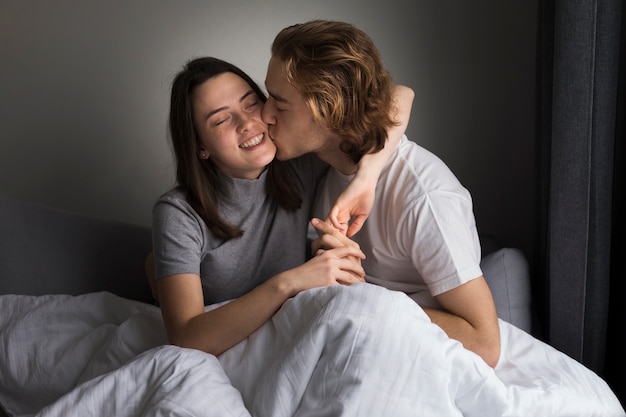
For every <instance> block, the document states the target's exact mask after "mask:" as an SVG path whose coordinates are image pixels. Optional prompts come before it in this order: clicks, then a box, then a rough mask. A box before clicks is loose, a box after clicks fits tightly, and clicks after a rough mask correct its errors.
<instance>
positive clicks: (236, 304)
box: [156, 246, 365, 355]
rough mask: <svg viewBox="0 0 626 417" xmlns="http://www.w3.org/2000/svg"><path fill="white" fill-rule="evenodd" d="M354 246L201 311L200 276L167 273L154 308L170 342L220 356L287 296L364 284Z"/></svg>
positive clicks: (158, 284)
mask: <svg viewBox="0 0 626 417" xmlns="http://www.w3.org/2000/svg"><path fill="white" fill-rule="evenodd" d="M363 258H364V255H363V253H362V252H361V251H360V250H359V249H358V248H356V247H353V246H352V247H348V246H345V247H342V248H336V249H332V250H327V251H324V252H323V253H320V255H319V256H316V257H314V258H312V259H311V260H309V261H308V262H306V263H304V264H303V265H301V266H299V267H297V268H293V269H291V270H288V271H285V272H282V273H280V274H278V275H276V276H274V277H273V278H271V279H270V280H268V281H266V282H265V283H263V284H261V285H259V286H258V287H257V288H255V289H254V290H252V291H250V292H249V293H247V294H245V295H243V296H241V297H239V298H237V299H235V300H233V301H231V302H228V303H226V304H224V305H222V306H220V307H218V308H216V309H214V310H210V311H208V312H205V311H204V297H203V293H202V285H201V282H200V277H199V276H198V275H195V274H179V275H170V276H167V277H163V278H160V279H159V280H157V281H156V287H157V292H158V299H159V304H160V307H161V313H162V315H163V321H164V323H165V329H166V331H167V335H168V339H169V341H170V343H172V344H174V345H177V346H181V347H188V348H195V349H199V350H203V351H205V352H208V353H211V354H214V355H219V354H221V353H222V352H224V351H226V350H227V349H229V348H230V347H232V346H233V345H235V344H237V343H239V342H240V341H241V340H243V339H245V338H246V337H248V336H249V335H251V334H252V333H253V332H254V331H255V330H257V329H258V328H259V327H260V326H261V325H262V324H263V323H265V321H267V320H268V319H269V318H270V317H271V316H272V315H273V314H274V313H275V312H276V311H277V310H278V309H279V308H280V306H281V305H282V304H283V303H284V302H285V301H286V300H287V299H288V298H290V297H292V296H294V295H296V294H297V293H299V292H301V291H304V290H306V289H309V288H315V287H321V286H326V285H335V284H345V285H349V284H352V283H354V282H362V281H364V275H365V272H364V271H363V268H362V267H361V264H360V260H361V259H363Z"/></svg>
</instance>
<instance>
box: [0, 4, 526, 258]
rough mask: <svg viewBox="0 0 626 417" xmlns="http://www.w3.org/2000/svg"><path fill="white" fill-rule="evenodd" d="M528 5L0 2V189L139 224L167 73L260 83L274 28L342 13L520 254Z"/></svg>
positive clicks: (417, 124) (166, 182)
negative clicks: (235, 75)
mask: <svg viewBox="0 0 626 417" xmlns="http://www.w3.org/2000/svg"><path fill="white" fill-rule="evenodd" d="M536 12H537V4H536V2H532V1H531V2H529V1H525V0H510V1H501V0H481V1H475V2H468V1H465V0H445V1H434V0H433V1H424V0H395V1H394V0H390V1H385V2H383V1H373V0H371V1H370V0H367V1H364V0H348V1H337V0H331V1H328V0H321V1H315V2H313V1H293V0H250V1H245V2H244V1H237V0H211V1H185V2H178V1H170V2H165V1H128V2H126V1H106V2H105V1H78V0H76V1H70V0H57V1H44V0H42V1H33V0H30V1H28V0H21V1H19V0H14V1H7V0H0V93H1V94H0V193H1V194H6V195H10V196H15V197H19V198H24V199H27V200H32V201H36V202H42V203H45V204H49V205H52V206H55V207H59V208H62V209H67V210H72V211H76V212H79V213H83V214H87V215H90V216H95V217H102V218H109V219H114V220H122V221H125V222H129V223H136V224H143V225H148V224H149V223H150V211H151V207H152V203H153V201H154V199H155V198H156V197H157V196H158V195H159V194H161V193H162V192H164V191H166V189H168V188H169V187H170V186H171V185H172V184H173V181H174V177H173V163H172V157H171V151H170V147H169V144H168V142H167V135H166V114H167V110H168V91H169V85H170V81H171V78H172V76H173V75H174V74H175V73H176V72H177V71H178V69H179V68H180V66H181V65H182V64H183V63H184V62H185V61H186V60H187V59H189V58H191V57H195V56H200V55H213V56H217V57H221V58H223V59H226V60H230V61H232V62H233V63H235V64H237V65H239V66H241V67H242V68H243V69H244V70H246V71H248V72H249V73H250V74H251V75H252V76H253V78H254V79H255V80H256V81H257V82H259V83H260V84H261V85H262V84H263V80H264V76H265V69H266V65H267V61H268V59H269V46H270V43H271V41H272V39H273V37H274V35H275V34H276V33H277V32H278V31H279V30H280V29H282V28H283V27H285V26H287V25H290V24H293V23H296V22H302V21H306V20H309V19H312V18H329V19H338V20H346V21H349V22H352V23H354V24H356V25H357V26H359V27H360V28H362V29H364V30H365V31H366V32H367V33H369V34H370V35H371V36H372V38H373V39H374V40H375V41H376V43H377V45H378V46H379V48H380V50H381V53H382V55H383V58H384V59H385V62H386V64H387V66H388V68H389V69H390V70H391V72H392V73H393V75H394V77H395V79H396V81H397V82H398V83H403V84H406V85H409V86H410V87H412V88H413V89H414V90H415V92H416V99H415V103H414V107H413V113H412V119H411V123H410V127H409V130H408V134H409V137H410V138H411V139H412V140H415V141H416V142H418V143H420V144H422V145H423V146H425V147H427V148H429V149H430V150H432V151H434V152H435V153H437V154H438V155H439V156H440V157H442V158H443V159H444V161H446V162H447V163H448V165H450V167H451V168H452V169H453V170H454V171H455V172H456V174H457V176H458V177H459V178H460V179H461V181H462V182H463V183H464V184H465V186H466V187H467V188H469V190H470V191H471V192H472V195H473V196H474V202H475V211H476V216H477V219H478V226H479V229H480V231H481V232H482V233H486V234H493V235H496V236H497V237H498V238H500V240H501V242H502V243H503V244H505V245H507V246H516V247H520V248H522V249H523V250H524V251H525V252H526V253H527V255H529V256H530V252H531V249H532V248H531V247H532V238H533V235H532V233H533V232H532V230H533V229H534V223H535V221H536V220H535V217H534V206H535V200H534V187H535V169H534V168H535V163H534V147H535V143H534V136H535V114H534V112H535V102H534V99H535V38H536V33H535V32H536V23H537V22H536V19H537V16H536Z"/></svg>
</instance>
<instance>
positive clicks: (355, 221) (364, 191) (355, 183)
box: [326, 175, 376, 237]
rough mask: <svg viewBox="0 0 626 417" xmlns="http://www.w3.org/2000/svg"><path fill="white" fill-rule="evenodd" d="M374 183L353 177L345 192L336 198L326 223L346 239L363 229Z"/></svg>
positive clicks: (368, 212)
mask: <svg viewBox="0 0 626 417" xmlns="http://www.w3.org/2000/svg"><path fill="white" fill-rule="evenodd" d="M375 186H376V182H375V181H374V182H373V183H372V181H371V180H364V179H361V178H360V177H359V175H357V176H355V177H354V179H353V180H352V181H351V182H350V184H348V186H347V187H346V189H345V190H343V192H342V193H341V195H340V196H339V197H337V201H335V204H334V205H333V207H332V208H331V209H330V212H329V213H328V216H327V217H326V221H329V222H330V223H331V224H332V225H333V226H334V227H335V228H336V229H338V230H339V231H340V232H341V233H343V234H345V235H346V236H348V237H352V236H354V235H355V234H357V232H358V231H359V230H361V227H363V224H364V223H365V220H367V216H369V214H370V211H371V210H372V206H373V205H374V198H375V197H376V188H375Z"/></svg>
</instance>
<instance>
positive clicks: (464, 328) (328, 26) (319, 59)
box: [262, 20, 500, 367]
mask: <svg viewBox="0 0 626 417" xmlns="http://www.w3.org/2000/svg"><path fill="white" fill-rule="evenodd" d="M265 84H266V87H267V90H268V93H269V99H268V101H267V103H266V104H265V106H264V109H263V114H262V116H263V120H264V121H265V122H266V123H268V124H269V134H270V137H271V138H272V139H273V140H274V142H275V143H276V145H277V148H278V151H277V157H278V158H279V159H282V160H285V159H291V158H295V157H298V156H301V155H303V154H306V153H311V152H312V153H315V154H316V155H317V156H318V157H319V158H320V159H322V160H324V161H325V162H327V163H328V164H329V165H331V166H332V167H333V169H331V170H330V172H329V174H328V178H327V181H326V183H325V185H324V186H323V187H322V189H321V190H320V195H319V198H318V207H317V210H316V212H317V213H318V214H321V215H323V214H322V213H328V210H329V209H330V207H331V205H332V204H330V203H332V202H334V201H335V199H336V197H337V196H338V195H339V192H340V190H341V189H342V187H343V185H342V184H347V183H348V182H349V180H350V178H351V176H352V175H353V174H354V173H355V172H356V168H357V164H358V162H359V161H360V159H361V157H362V156H363V155H364V154H366V153H371V152H377V151H378V150H380V149H381V148H382V147H383V146H384V143H385V138H386V134H385V129H386V128H388V127H389V126H392V125H393V124H394V121H393V120H392V119H391V116H390V112H389V109H390V107H391V105H392V99H391V91H392V85H393V83H392V79H391V76H390V75H389V73H388V72H387V71H386V70H385V69H384V67H383V65H382V60H381V58H380V54H379V52H378V50H377V49H376V47H375V45H374V44H373V42H372V40H371V39H370V38H369V37H368V36H367V35H366V34H365V33H363V32H362V31H361V30H359V29H358V28H356V27H354V26H353V25H350V24H348V23H344V22H333V21H322V20H316V21H310V22H307V23H304V24H299V25H294V26H291V27H288V28H285V29H283V30H282V31H281V32H280V33H279V34H278V35H277V36H276V38H275V39H274V42H273V44H272V57H271V59H270V62H269V65H268V70H267V76H266V80H265ZM359 227H361V224H358V225H357V226H356V227H351V228H350V229H348V236H350V235H351V234H352V233H354V232H355V230H356V229H358V228H359ZM318 228H319V229H320V230H321V231H322V232H324V233H332V231H331V229H330V228H329V227H328V226H327V225H323V224H322V225H319V226H318ZM354 240H355V241H356V242H358V244H359V245H360V246H361V249H362V250H363V252H364V253H365V254H366V256H367V259H365V260H364V261H363V266H364V267H365V270H366V272H367V274H368V277H367V278H368V280H369V281H370V282H372V283H375V284H379V285H382V286H385V287H387V288H389V289H393V290H402V291H404V292H407V293H408V294H409V295H410V296H411V297H412V298H413V299H415V300H416V301H417V302H419V303H420V305H421V306H422V307H423V308H424V310H425V311H426V313H427V314H428V315H429V317H430V318H431V320H432V321H433V322H434V323H435V324H437V325H439V326H440V327H441V328H442V329H443V330H444V331H445V332H446V333H447V334H448V336H450V337H451V338H454V339H456V340H459V341H460V342H461V343H462V344H463V345H464V346H465V347H466V348H467V349H469V350H471V351H473V352H475V353H477V354H478V355H480V356H481V357H482V358H483V359H484V360H485V362H487V363H488V364H489V365H490V366H492V367H493V366H495V365H496V363H497V361H498V359H499V356H500V332H499V328H498V319H497V314H496V310H495V305H494V302H493V298H492V295H491V292H490V290H489V287H488V286H487V283H486V281H485V279H484V277H483V276H482V271H481V270H480V265H479V262H480V245H479V241H478V236H477V232H476V226H475V219H474V215H473V211H472V202H471V196H470V194H469V193H468V192H467V190H465V188H463V187H462V186H461V184H460V183H459V182H458V180H457V179H456V177H455V176H454V175H453V174H452V172H451V171H450V170H449V169H448V167H447V166H446V165H445V164H444V163H443V162H442V161H441V160H439V159H438V158H437V157H436V156H435V155H433V154H432V153H430V152H428V151H427V150H425V149H423V148H421V147H419V146H418V145H417V144H415V143H413V142H410V141H408V140H407V139H406V137H405V138H403V139H402V141H401V142H400V144H399V145H398V146H397V148H396V150H395V151H394V153H393V155H392V156H391V158H390V160H389V161H388V162H387V164H386V166H385V168H384V169H383V171H382V173H381V175H380V178H379V180H378V185H377V192H376V198H375V201H374V202H373V207H372V210H371V212H370V215H369V217H368V220H367V222H366V223H365V224H364V225H362V228H361V230H360V232H359V233H358V235H356V236H355V237H354ZM326 242H328V241H326Z"/></svg>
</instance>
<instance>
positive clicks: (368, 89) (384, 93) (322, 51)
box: [271, 20, 397, 163]
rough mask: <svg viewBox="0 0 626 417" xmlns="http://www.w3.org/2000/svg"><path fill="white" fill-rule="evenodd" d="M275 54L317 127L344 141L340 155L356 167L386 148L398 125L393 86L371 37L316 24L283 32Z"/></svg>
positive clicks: (344, 25)
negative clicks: (367, 155)
mask: <svg viewBox="0 0 626 417" xmlns="http://www.w3.org/2000/svg"><path fill="white" fill-rule="evenodd" d="M271 52H272V55H273V56H275V57H277V58H280V59H281V60H282V61H283V64H284V69H285V73H286V74H287V79H288V81H289V83H290V84H292V85H293V86H294V87H295V88H296V89H297V90H298V91H300V93H302V95H303V96H304V99H305V101H306V103H307V105H308V107H309V108H310V109H311V112H312V113H313V117H314V119H315V121H316V122H317V123H318V124H319V125H320V126H322V127H325V128H328V129H330V130H332V131H333V132H335V133H337V134H339V135H341V137H342V138H343V139H344V140H343V142H342V143H341V144H340V149H341V150H342V151H343V152H345V153H346V154H347V155H348V156H349V157H350V159H351V160H352V161H353V162H355V163H357V162H358V161H360V159H361V157H362V156H363V155H364V154H365V153H368V152H377V151H379V150H381V149H382V148H383V146H384V145H385V141H386V139H387V132H386V130H387V129H388V128H390V127H391V126H395V125H397V122H395V121H394V120H393V119H392V117H391V114H392V112H391V108H392V107H391V106H392V105H393V80H392V77H391V75H390V74H389V72H388V71H387V70H386V69H385V68H384V67H383V64H382V59H381V57H380V53H379V52H378V49H377V48H376V46H375V45H374V42H373V41H372V39H371V38H370V37H369V36H368V35H366V34H365V33H364V32H363V31H362V30H360V29H358V28H356V27H355V26H353V25H351V24H349V23H345V22H338V21H329V20H312V21H309V22H306V23H301V24H297V25H293V26H290V27H287V28H285V29H283V30H282V31H280V32H279V33H278V35H276V38H275V39H274V42H273V44H272V50H271Z"/></svg>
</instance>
